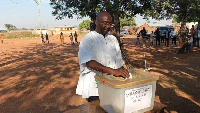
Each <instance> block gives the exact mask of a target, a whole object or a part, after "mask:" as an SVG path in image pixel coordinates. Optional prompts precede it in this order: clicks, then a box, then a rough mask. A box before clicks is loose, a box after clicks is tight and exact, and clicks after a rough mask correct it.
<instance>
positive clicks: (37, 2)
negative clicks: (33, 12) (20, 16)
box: [35, 0, 42, 35]
mask: <svg viewBox="0 0 200 113" xmlns="http://www.w3.org/2000/svg"><path fill="white" fill-rule="evenodd" d="M35 2H36V4H37V8H38V14H39V24H40V35H41V34H42V30H41V21H40V6H39V1H38V0H35Z"/></svg>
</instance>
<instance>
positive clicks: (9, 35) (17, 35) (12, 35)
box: [2, 31, 40, 39]
mask: <svg viewBox="0 0 200 113" xmlns="http://www.w3.org/2000/svg"><path fill="white" fill-rule="evenodd" d="M2 34H3V38H4V39H21V38H35V37H40V35H39V34H32V31H11V32H6V33H2Z"/></svg>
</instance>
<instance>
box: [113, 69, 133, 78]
mask: <svg viewBox="0 0 200 113" xmlns="http://www.w3.org/2000/svg"><path fill="white" fill-rule="evenodd" d="M114 76H116V77H119V76H122V77H123V78H129V76H130V75H129V72H128V70H127V69H125V68H124V67H121V68H119V69H116V70H115V71H114Z"/></svg>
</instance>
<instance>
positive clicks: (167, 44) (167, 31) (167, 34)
mask: <svg viewBox="0 0 200 113" xmlns="http://www.w3.org/2000/svg"><path fill="white" fill-rule="evenodd" d="M165 33H166V34H165V46H167V47H169V29H168V28H167V30H166V32H165Z"/></svg>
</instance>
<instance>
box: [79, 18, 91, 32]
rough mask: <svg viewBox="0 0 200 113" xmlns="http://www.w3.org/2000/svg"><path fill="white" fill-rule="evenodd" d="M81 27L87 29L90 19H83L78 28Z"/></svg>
mask: <svg viewBox="0 0 200 113" xmlns="http://www.w3.org/2000/svg"><path fill="white" fill-rule="evenodd" d="M83 28H86V29H87V30H89V29H90V20H83V22H81V23H80V24H79V29H83Z"/></svg>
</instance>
